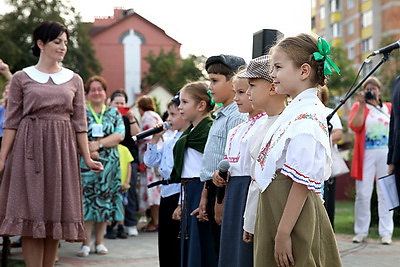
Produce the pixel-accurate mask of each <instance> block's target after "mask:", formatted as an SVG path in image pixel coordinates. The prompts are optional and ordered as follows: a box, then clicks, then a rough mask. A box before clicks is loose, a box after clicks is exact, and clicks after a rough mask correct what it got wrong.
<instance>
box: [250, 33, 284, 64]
mask: <svg viewBox="0 0 400 267" xmlns="http://www.w3.org/2000/svg"><path fill="white" fill-rule="evenodd" d="M281 38H283V33H281V32H280V31H278V30H273V29H263V30H260V31H258V32H256V33H254V34H253V58H256V57H259V56H262V55H265V54H267V53H268V52H269V49H270V48H271V47H272V46H274V45H275V44H276V42H277V41H278V40H280V39H281Z"/></svg>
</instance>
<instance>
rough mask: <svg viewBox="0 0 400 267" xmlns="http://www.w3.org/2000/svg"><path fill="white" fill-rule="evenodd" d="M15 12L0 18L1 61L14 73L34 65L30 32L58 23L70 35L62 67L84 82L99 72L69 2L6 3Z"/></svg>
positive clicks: (14, 0) (25, 0) (82, 26)
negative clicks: (39, 27)
mask: <svg viewBox="0 0 400 267" xmlns="http://www.w3.org/2000/svg"><path fill="white" fill-rule="evenodd" d="M6 2H7V4H9V5H11V6H12V7H13V8H14V10H13V11H11V12H9V13H7V14H4V15H1V16H0V58H1V59H3V61H4V62H6V63H7V64H8V65H9V66H10V70H11V72H12V73H14V72H15V71H17V70H20V69H22V68H24V67H27V66H30V65H34V64H36V62H37V58H36V57H35V56H33V55H32V53H31V49H30V48H31V46H32V32H33V30H34V28H35V27H36V26H37V25H38V24H39V23H41V22H43V21H46V20H53V21H59V22H61V23H63V24H64V25H66V26H67V27H68V30H69V31H70V44H69V45H68V53H67V55H66V57H65V60H64V61H63V64H64V66H66V67H68V68H70V69H72V70H73V71H75V72H77V73H79V74H80V75H81V76H82V78H83V79H86V78H88V77H89V76H90V75H93V74H96V73H99V72H100V71H101V66H100V63H99V62H98V61H97V60H96V59H95V57H94V50H93V49H92V43H91V40H90V37H89V36H88V35H87V31H88V25H85V24H82V23H81V17H80V15H79V14H77V13H76V12H75V9H74V8H73V7H72V6H71V5H70V2H69V0H67V1H58V0H7V1H6Z"/></svg>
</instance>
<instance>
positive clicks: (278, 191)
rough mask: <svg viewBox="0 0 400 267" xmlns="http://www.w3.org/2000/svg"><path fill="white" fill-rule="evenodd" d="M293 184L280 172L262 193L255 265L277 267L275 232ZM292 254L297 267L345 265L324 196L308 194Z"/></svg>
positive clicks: (258, 210) (293, 233)
mask: <svg viewBox="0 0 400 267" xmlns="http://www.w3.org/2000/svg"><path fill="white" fill-rule="evenodd" d="M292 184H293V181H292V180H291V179H290V178H288V177H286V176H284V175H283V174H281V173H279V174H278V175H277V177H276V178H275V179H274V180H272V182H271V184H270V185H269V186H268V188H267V189H266V190H265V191H264V192H263V193H261V194H260V199H259V204H258V209H257V219H256V226H255V233H254V266H255V267H265V266H276V262H275V259H274V247H275V241H274V240H275V236H276V231H277V228H278V225H279V222H280V219H281V217H282V213H283V210H284V208H285V205H286V201H287V198H288V195H289V191H290V189H291V187H292ZM291 237H292V252H293V257H294V261H295V264H296V265H295V266H304V267H312V266H321V267H324V266H326V267H338V266H342V263H341V260H340V255H339V250H338V247H337V244H336V239H335V234H334V233H333V230H332V227H331V224H330V222H329V218H328V215H327V213H326V210H325V208H324V206H323V203H322V200H321V197H320V196H318V195H317V194H315V193H314V192H311V191H310V192H309V193H308V195H307V199H306V201H305V203H304V207H303V210H302V211H301V213H300V215H299V218H298V220H297V222H296V224H295V226H294V228H293V231H292V234H291Z"/></svg>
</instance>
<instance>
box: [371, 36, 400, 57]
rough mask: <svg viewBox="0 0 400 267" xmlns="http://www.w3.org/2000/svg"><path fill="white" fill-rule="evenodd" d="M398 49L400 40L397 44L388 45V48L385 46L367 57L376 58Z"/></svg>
mask: <svg viewBox="0 0 400 267" xmlns="http://www.w3.org/2000/svg"><path fill="white" fill-rule="evenodd" d="M399 47H400V40H398V41H397V42H395V43H393V44H390V45H388V46H385V47H384V48H381V49H379V50H375V51H374V52H372V54H371V55H369V56H370V57H373V56H376V55H378V54H387V53H390V52H392V51H393V50H395V49H398V48H399Z"/></svg>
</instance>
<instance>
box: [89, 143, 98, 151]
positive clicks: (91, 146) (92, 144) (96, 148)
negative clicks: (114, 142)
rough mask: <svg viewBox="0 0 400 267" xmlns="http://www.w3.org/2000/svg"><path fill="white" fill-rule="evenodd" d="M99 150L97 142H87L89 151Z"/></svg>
mask: <svg viewBox="0 0 400 267" xmlns="http://www.w3.org/2000/svg"><path fill="white" fill-rule="evenodd" d="M98 150H99V142H98V141H89V151H90V152H95V151H98Z"/></svg>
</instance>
